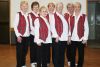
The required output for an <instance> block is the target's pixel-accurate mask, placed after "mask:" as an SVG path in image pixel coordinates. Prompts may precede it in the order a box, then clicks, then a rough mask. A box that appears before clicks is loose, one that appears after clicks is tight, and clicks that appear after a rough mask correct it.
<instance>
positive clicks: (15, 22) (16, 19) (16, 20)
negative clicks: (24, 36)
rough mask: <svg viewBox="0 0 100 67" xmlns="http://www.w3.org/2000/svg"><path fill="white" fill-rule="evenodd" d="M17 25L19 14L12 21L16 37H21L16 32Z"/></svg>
mask: <svg viewBox="0 0 100 67" xmlns="http://www.w3.org/2000/svg"><path fill="white" fill-rule="evenodd" d="M18 24H19V14H18V13H17V14H16V16H15V20H14V31H15V35H16V36H17V37H19V36H21V34H20V33H19V32H18V29H17V27H18Z"/></svg>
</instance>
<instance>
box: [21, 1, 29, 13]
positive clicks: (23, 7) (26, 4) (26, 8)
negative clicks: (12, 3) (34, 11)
mask: <svg viewBox="0 0 100 67" xmlns="http://www.w3.org/2000/svg"><path fill="white" fill-rule="evenodd" d="M20 8H21V10H22V11H23V12H25V13H26V12H27V11H28V3H23V4H22V5H21V6H20Z"/></svg>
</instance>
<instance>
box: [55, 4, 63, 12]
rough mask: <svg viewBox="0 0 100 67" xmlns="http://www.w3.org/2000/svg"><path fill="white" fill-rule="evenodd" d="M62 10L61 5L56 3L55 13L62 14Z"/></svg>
mask: <svg viewBox="0 0 100 67" xmlns="http://www.w3.org/2000/svg"><path fill="white" fill-rule="evenodd" d="M62 10H63V3H61V2H60V3H58V4H57V5H56V11H57V12H58V13H62Z"/></svg>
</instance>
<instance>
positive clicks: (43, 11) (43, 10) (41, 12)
mask: <svg viewBox="0 0 100 67" xmlns="http://www.w3.org/2000/svg"><path fill="white" fill-rule="evenodd" d="M47 13H48V12H47V9H46V7H44V6H43V7H41V8H40V15H41V16H43V17H46V16H47Z"/></svg>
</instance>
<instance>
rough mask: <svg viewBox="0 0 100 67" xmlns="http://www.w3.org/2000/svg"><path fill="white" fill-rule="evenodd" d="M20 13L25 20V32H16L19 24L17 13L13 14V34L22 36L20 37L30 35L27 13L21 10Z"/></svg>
mask: <svg viewBox="0 0 100 67" xmlns="http://www.w3.org/2000/svg"><path fill="white" fill-rule="evenodd" d="M20 12H21V14H22V15H23V16H24V17H25V20H26V30H25V33H24V35H21V34H20V33H19V32H18V29H17V27H18V24H19V13H17V14H16V16H15V20H14V31H15V34H16V36H17V37H19V36H22V37H28V36H29V35H30V33H29V22H28V18H27V17H28V13H26V14H24V13H23V12H22V11H20Z"/></svg>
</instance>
